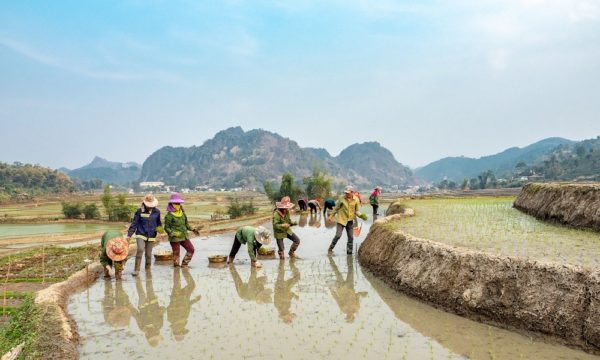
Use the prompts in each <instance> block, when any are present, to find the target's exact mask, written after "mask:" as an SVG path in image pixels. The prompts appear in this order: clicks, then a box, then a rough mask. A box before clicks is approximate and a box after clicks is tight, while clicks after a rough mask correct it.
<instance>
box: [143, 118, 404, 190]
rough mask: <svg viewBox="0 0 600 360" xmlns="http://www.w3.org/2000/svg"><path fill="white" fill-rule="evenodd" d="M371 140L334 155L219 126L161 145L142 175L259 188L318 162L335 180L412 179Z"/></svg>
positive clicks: (397, 181) (381, 181)
mask: <svg viewBox="0 0 600 360" xmlns="http://www.w3.org/2000/svg"><path fill="white" fill-rule="evenodd" d="M373 144H376V143H367V144H362V145H353V146H351V147H350V148H349V149H347V150H348V151H349V152H346V153H344V152H342V153H341V154H340V156H338V157H332V156H331V155H330V154H329V153H328V152H327V151H326V150H324V149H312V148H302V147H300V146H299V145H298V143H296V142H295V141H293V140H290V139H288V138H284V137H282V136H280V135H278V134H276V133H273V132H269V131H265V130H258V129H256V130H250V131H244V130H243V129H242V128H241V127H234V128H229V129H227V130H223V131H220V132H219V133H217V134H216V135H215V137H214V138H212V139H209V140H207V141H206V142H205V143H204V144H202V145H201V146H192V147H189V148H185V147H170V146H168V147H163V148H161V149H159V150H158V151H156V152H154V153H153V154H152V155H150V156H149V157H148V159H146V161H145V162H144V164H143V166H142V173H141V180H142V181H163V182H165V183H168V184H174V185H179V186H187V187H193V186H195V185H198V184H206V185H211V186H224V187H259V188H260V187H261V186H262V183H263V182H264V181H271V180H275V179H277V178H278V177H279V176H281V174H283V173H284V172H290V173H292V174H294V176H295V177H296V179H300V178H301V177H302V176H308V175H310V174H311V172H312V170H313V169H314V168H315V167H318V168H321V169H323V170H325V171H326V172H327V173H328V174H330V175H331V176H332V177H333V181H334V183H337V184H346V183H350V184H353V185H356V186H372V185H375V184H378V185H387V186H390V185H406V184H410V183H413V182H414V179H413V177H412V173H411V171H410V169H408V168H407V167H405V166H403V165H402V164H400V163H398V162H397V161H396V160H395V159H394V158H393V156H392V155H391V153H390V152H389V151H388V150H386V149H384V148H383V147H381V146H380V145H379V144H376V146H375V145H373ZM345 151H346V150H345ZM358 153H360V155H359V154H358ZM353 156H354V157H355V158H354V160H353ZM380 160H381V161H382V162H381V165H380V166H379V167H378V165H377V163H378V161H380Z"/></svg>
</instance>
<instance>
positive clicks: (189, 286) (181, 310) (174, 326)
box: [167, 268, 201, 341]
mask: <svg viewBox="0 0 600 360" xmlns="http://www.w3.org/2000/svg"><path fill="white" fill-rule="evenodd" d="M180 269H181V268H175V269H174V270H173V289H172V290H171V301H170V302H169V306H168V307H167V320H169V323H170V324H171V332H172V333H173V338H174V339H175V341H182V340H183V339H184V338H185V334H187V333H188V330H187V329H186V328H185V326H186V325H187V321H188V317H189V316H190V312H191V310H192V305H194V304H195V303H197V302H198V301H200V298H201V296H200V295H198V296H196V297H195V298H194V299H191V298H192V294H193V293H194V289H195V288H196V283H195V282H194V278H192V275H191V274H190V270H189V269H188V268H183V269H181V270H180ZM181 272H183V277H184V278H185V282H186V286H185V287H184V288H182V287H181Z"/></svg>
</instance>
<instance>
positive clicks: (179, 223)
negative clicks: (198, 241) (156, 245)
mask: <svg viewBox="0 0 600 360" xmlns="http://www.w3.org/2000/svg"><path fill="white" fill-rule="evenodd" d="M188 230H192V228H191V227H190V224H189V223H188V219H187V215H185V212H184V213H183V214H182V215H181V216H180V217H177V216H175V215H173V213H170V212H169V213H167V215H166V216H165V232H166V233H167V234H168V235H169V242H181V241H185V240H187V239H188V233H187V232H188Z"/></svg>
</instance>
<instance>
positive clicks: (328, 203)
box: [323, 199, 335, 216]
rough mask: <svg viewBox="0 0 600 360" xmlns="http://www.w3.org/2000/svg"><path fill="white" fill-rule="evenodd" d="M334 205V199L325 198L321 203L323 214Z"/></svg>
mask: <svg viewBox="0 0 600 360" xmlns="http://www.w3.org/2000/svg"><path fill="white" fill-rule="evenodd" d="M334 207H335V200H333V199H326V200H325V203H324V204H323V216H326V215H327V210H329V211H331V210H333V208H334Z"/></svg>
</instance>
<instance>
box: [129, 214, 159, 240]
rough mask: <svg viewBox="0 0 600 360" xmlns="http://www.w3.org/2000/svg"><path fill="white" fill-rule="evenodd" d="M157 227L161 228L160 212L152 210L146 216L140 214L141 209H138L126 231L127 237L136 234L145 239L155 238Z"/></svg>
mask: <svg viewBox="0 0 600 360" xmlns="http://www.w3.org/2000/svg"><path fill="white" fill-rule="evenodd" d="M157 226H162V223H161V222H160V210H158V209H157V208H154V209H152V212H150V213H149V214H148V213H142V209H141V208H140V209H137V211H136V212H135V215H133V220H132V221H131V225H129V230H128V231H127V236H128V237H131V236H132V235H133V234H136V235H142V236H145V237H147V238H155V237H156V227H157Z"/></svg>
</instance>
